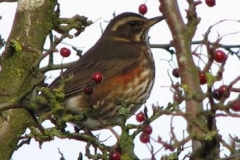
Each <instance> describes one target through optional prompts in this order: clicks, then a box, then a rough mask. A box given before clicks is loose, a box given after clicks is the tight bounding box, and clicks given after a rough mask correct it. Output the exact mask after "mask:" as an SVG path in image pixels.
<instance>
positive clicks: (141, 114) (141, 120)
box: [136, 111, 145, 123]
mask: <svg viewBox="0 0 240 160" xmlns="http://www.w3.org/2000/svg"><path fill="white" fill-rule="evenodd" d="M136 120H137V121H138V122H140V123H141V122H143V121H144V120H145V114H144V113H143V112H142V111H141V112H139V113H138V114H137V115H136Z"/></svg>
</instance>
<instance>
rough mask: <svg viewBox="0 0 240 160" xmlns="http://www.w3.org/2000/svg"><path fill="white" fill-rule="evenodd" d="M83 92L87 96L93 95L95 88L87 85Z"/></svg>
mask: <svg viewBox="0 0 240 160" xmlns="http://www.w3.org/2000/svg"><path fill="white" fill-rule="evenodd" d="M83 91H84V93H85V94H86V95H91V94H92V93H93V87H92V86H91V85H87V86H86V87H84V89H83Z"/></svg>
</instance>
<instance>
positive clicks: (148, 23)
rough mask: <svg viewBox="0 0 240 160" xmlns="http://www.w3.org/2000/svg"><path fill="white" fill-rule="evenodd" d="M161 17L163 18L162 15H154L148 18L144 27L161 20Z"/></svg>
mask: <svg viewBox="0 0 240 160" xmlns="http://www.w3.org/2000/svg"><path fill="white" fill-rule="evenodd" d="M163 19H164V17H163V16H158V17H154V18H151V19H149V20H148V21H147V23H146V28H148V27H151V26H152V25H154V24H156V23H158V22H160V21H162V20H163Z"/></svg>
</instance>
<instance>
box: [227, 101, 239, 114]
mask: <svg viewBox="0 0 240 160" xmlns="http://www.w3.org/2000/svg"><path fill="white" fill-rule="evenodd" d="M229 108H231V109H232V110H233V111H235V112H239V111H240V101H239V100H235V101H233V102H231V103H230V104H229Z"/></svg>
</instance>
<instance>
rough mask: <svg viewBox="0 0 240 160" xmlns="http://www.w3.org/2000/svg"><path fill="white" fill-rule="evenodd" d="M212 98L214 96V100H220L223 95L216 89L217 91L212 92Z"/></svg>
mask: <svg viewBox="0 0 240 160" xmlns="http://www.w3.org/2000/svg"><path fill="white" fill-rule="evenodd" d="M212 96H213V98H214V99H216V100H220V99H221V98H222V96H223V95H222V93H221V92H220V91H219V89H215V90H213V92H212Z"/></svg>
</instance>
